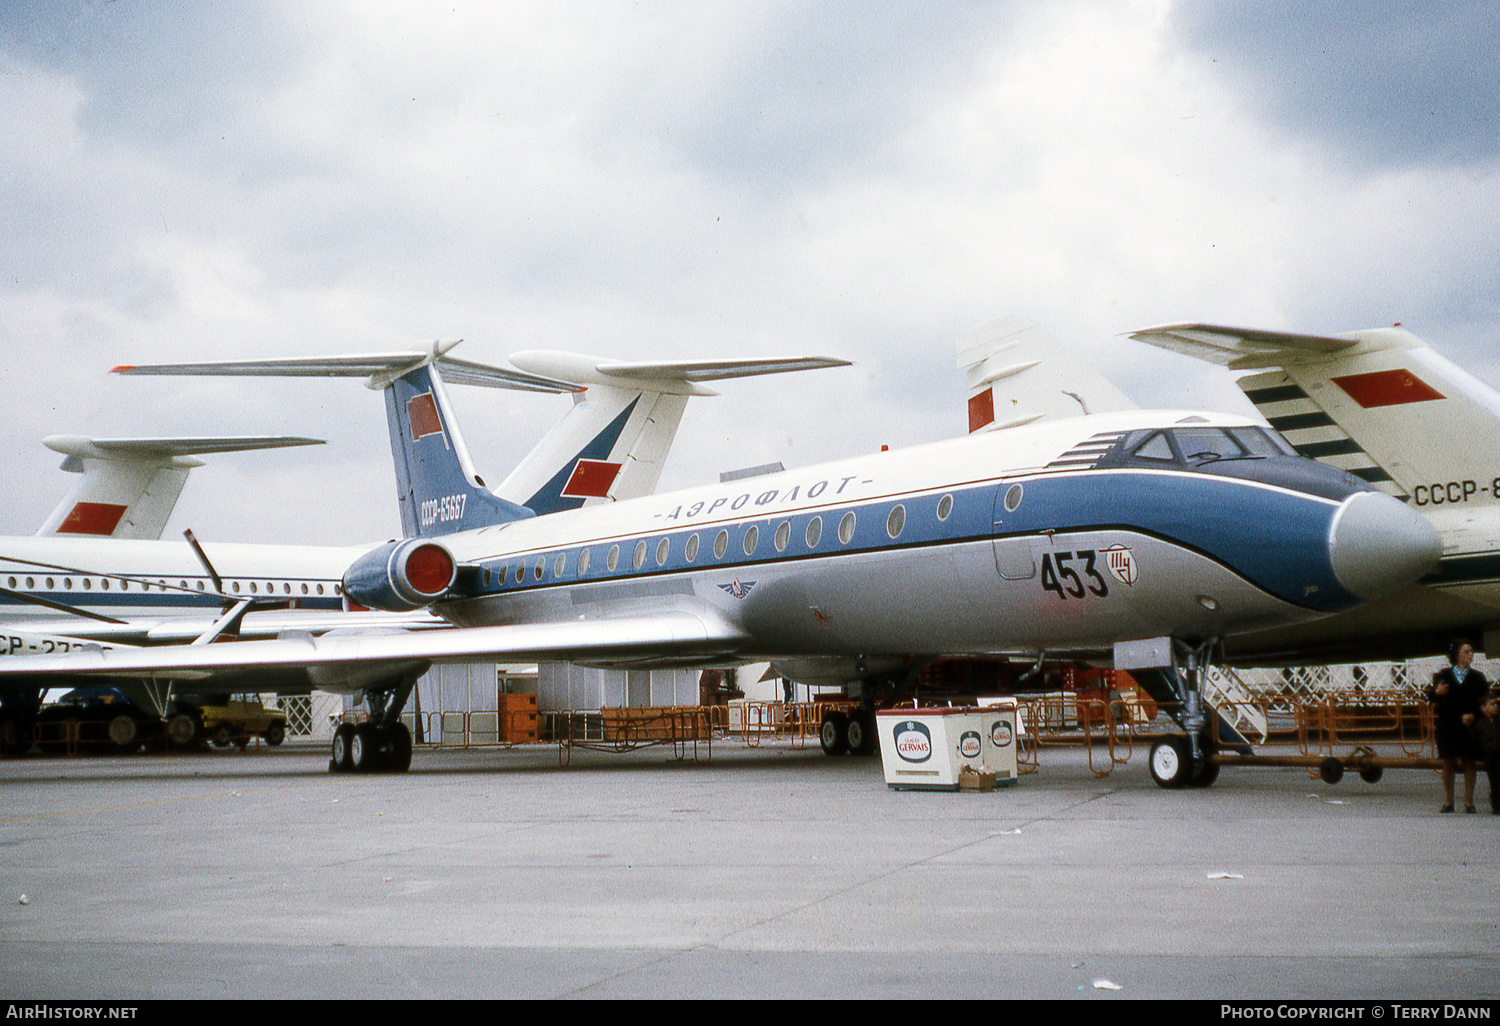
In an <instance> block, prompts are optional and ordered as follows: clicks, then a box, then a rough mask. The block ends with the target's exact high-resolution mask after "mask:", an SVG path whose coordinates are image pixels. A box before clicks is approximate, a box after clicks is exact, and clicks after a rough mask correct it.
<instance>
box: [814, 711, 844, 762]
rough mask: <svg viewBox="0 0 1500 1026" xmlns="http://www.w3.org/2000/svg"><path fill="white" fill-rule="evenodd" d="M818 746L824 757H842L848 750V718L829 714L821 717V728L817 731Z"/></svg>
mask: <svg viewBox="0 0 1500 1026" xmlns="http://www.w3.org/2000/svg"><path fill="white" fill-rule="evenodd" d="M818 744H820V745H822V746H823V754H824V755H843V754H844V753H845V752H847V751H848V750H849V717H847V716H845V715H844V714H843V713H839V712H831V713H829V714H828V715H827V716H824V717H823V726H822V727H820V728H819V729H818Z"/></svg>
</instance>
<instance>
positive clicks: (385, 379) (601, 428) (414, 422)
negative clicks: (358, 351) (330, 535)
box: [115, 342, 848, 537]
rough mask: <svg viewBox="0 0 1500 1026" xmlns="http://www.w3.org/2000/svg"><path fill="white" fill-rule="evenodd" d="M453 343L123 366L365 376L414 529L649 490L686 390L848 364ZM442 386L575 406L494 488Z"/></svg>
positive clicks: (435, 530) (698, 391)
mask: <svg viewBox="0 0 1500 1026" xmlns="http://www.w3.org/2000/svg"><path fill="white" fill-rule="evenodd" d="M455 345H457V343H456V342H452V343H437V342H435V343H433V344H432V346H431V349H430V351H429V352H427V353H396V354H380V355H365V356H346V357H311V358H294V359H274V360H249V361H230V362H215V363H199V364H158V365H151V366H125V367H117V368H115V372H116V373H121V374H194V375H205V374H208V375H223V374H228V375H255V376H295V377H365V376H368V378H369V380H368V381H367V384H368V386H369V387H370V388H372V389H377V390H382V391H384V392H385V393H386V411H387V419H388V421H389V425H390V435H391V446H392V452H393V455H394V457H395V463H396V477H397V484H398V487H399V489H400V493H401V503H402V507H401V516H402V526H403V528H404V529H405V531H406V534H407V535H408V536H409V537H415V536H417V535H432V534H448V533H452V532H454V531H459V530H464V529H467V528H470V527H477V526H484V525H486V524H491V523H500V522H504V521H507V520H514V519H518V518H520V517H523V516H532V515H536V514H546V513H555V512H558V511H560V510H566V509H576V508H578V507H580V506H583V505H586V504H591V503H597V502H608V501H614V500H618V499H628V498H636V497H639V496H642V495H649V494H650V493H651V492H652V491H653V490H654V489H655V487H656V484H657V481H658V480H659V479H660V477H661V471H662V465H663V463H664V461H665V459H666V456H667V453H668V451H669V450H670V449H671V446H672V442H673V439H674V438H675V436H676V433H677V428H678V425H679V424H680V423H681V420H682V413H683V410H684V409H685V407H686V405H687V400H688V398H689V397H690V396H695V395H714V394H716V393H714V392H713V391H711V390H709V389H708V388H706V387H705V386H704V385H703V382H705V381H718V380H724V379H728V378H738V377H750V376H757V375H763V374H780V373H787V372H790V371H798V370H815V369H819V368H824V367H842V366H848V361H846V360H834V359H829V358H826V357H773V358H754V359H715V360H676V361H657V362H627V361H621V360H606V359H602V358H600V357H594V356H581V355H578V354H574V353H557V352H540V351H533V352H523V353H517V354H515V355H514V356H513V357H512V358H511V359H512V362H513V363H514V364H515V366H516V367H519V368H522V369H521V370H506V369H501V368H497V367H489V366H486V365H484V364H477V363H469V362H467V361H463V360H455V359H453V358H452V357H450V356H448V355H447V353H448V350H450V349H452V348H453V346H455ZM444 382H447V383H451V384H467V385H487V386H490V387H496V388H511V389H520V390H523V391H533V392H554V393H560V392H570V393H573V395H574V406H573V409H572V410H571V411H569V413H568V415H567V416H565V417H564V418H563V420H562V421H561V422H560V423H559V424H558V425H557V426H556V427H554V428H553V429H552V430H551V431H550V432H549V433H548V434H547V435H546V437H544V438H543V439H542V441H541V443H540V444H538V445H537V446H536V447H535V448H534V449H533V450H532V451H531V452H530V453H529V454H528V455H527V456H526V457H525V458H524V459H523V460H522V461H521V463H520V464H519V465H518V466H517V467H516V468H515V470H514V471H513V472H512V473H511V474H510V475H508V476H507V477H506V478H505V479H504V480H503V481H502V482H501V484H500V486H499V487H498V488H496V489H495V490H494V491H493V492H492V491H490V490H489V489H488V488H487V487H486V486H485V485H484V483H483V481H482V480H481V479H480V478H479V476H478V475H477V474H475V473H474V468H473V464H472V462H471V461H470V459H469V455H468V452H467V450H466V449H465V448H464V445H463V441H462V439H461V438H460V437H459V435H458V433H457V431H456V428H455V425H454V421H453V417H452V415H451V413H450V412H449V407H448V401H447V397H446V394H445V392H444V390H443V385H444Z"/></svg>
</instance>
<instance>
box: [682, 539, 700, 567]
mask: <svg viewBox="0 0 1500 1026" xmlns="http://www.w3.org/2000/svg"><path fill="white" fill-rule="evenodd" d="M682 558H683V559H686V560H687V561H688V562H689V563H691V562H692V561H693V560H695V559H697V558H698V536H697V535H696V534H693V535H689V536H688V540H687V547H686V548H684V549H683V550H682Z"/></svg>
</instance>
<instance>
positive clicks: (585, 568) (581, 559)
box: [578, 549, 589, 577]
mask: <svg viewBox="0 0 1500 1026" xmlns="http://www.w3.org/2000/svg"><path fill="white" fill-rule="evenodd" d="M588 572H589V550H588V549H584V550H583V551H582V552H580V553H579V554H578V576H579V577H582V576H583V575H584V574H586V573H588Z"/></svg>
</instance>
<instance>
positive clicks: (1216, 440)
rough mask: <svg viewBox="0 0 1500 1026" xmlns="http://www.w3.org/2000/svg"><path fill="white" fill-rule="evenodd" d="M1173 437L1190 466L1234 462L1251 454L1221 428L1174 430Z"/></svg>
mask: <svg viewBox="0 0 1500 1026" xmlns="http://www.w3.org/2000/svg"><path fill="white" fill-rule="evenodd" d="M1172 437H1173V439H1174V440H1175V441H1176V442H1177V448H1178V449H1179V450H1180V451H1181V452H1182V455H1183V458H1184V459H1186V460H1187V462H1188V466H1201V465H1202V464H1204V463H1213V462H1215V461H1216V460H1226V459H1227V460H1234V459H1240V458H1241V457H1244V456H1249V455H1250V453H1249V452H1247V451H1246V450H1245V448H1244V447H1243V446H1242V445H1240V443H1239V442H1236V441H1235V440H1234V439H1233V438H1231V437H1230V436H1229V432H1227V431H1224V430H1222V429H1221V428H1174V429H1173V431H1172Z"/></svg>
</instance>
